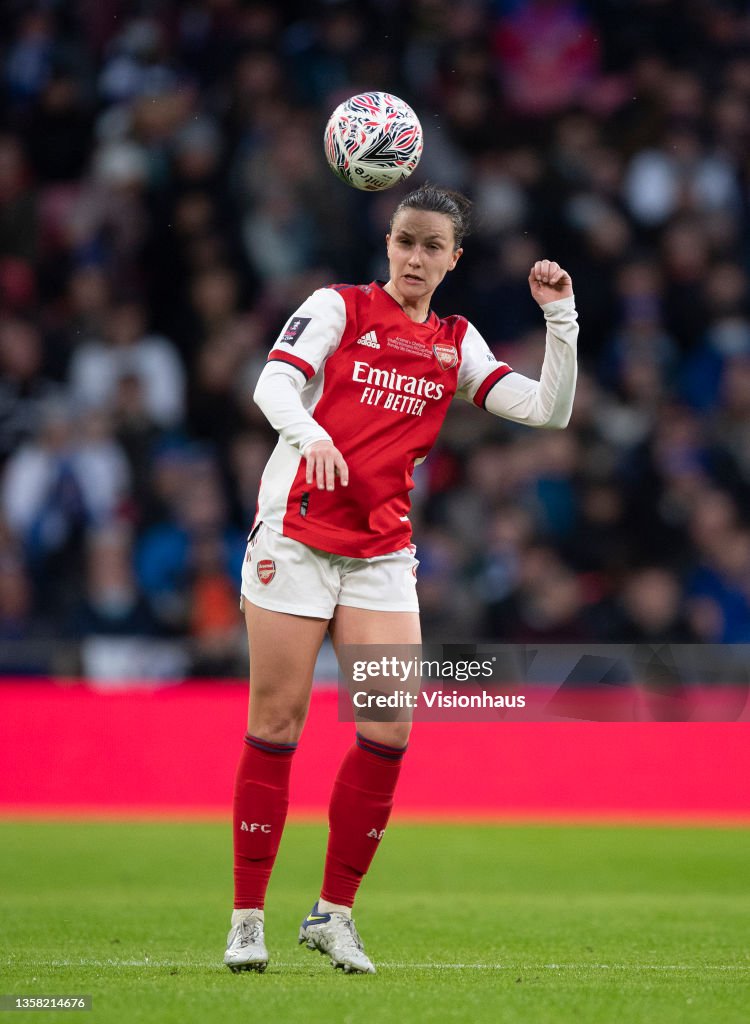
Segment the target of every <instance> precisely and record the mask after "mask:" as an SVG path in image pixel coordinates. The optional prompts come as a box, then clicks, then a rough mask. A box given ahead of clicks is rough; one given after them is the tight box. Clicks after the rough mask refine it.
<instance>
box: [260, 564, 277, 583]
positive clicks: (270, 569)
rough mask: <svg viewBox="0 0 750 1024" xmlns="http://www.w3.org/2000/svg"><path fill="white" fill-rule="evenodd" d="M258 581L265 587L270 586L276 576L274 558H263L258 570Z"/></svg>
mask: <svg viewBox="0 0 750 1024" xmlns="http://www.w3.org/2000/svg"><path fill="white" fill-rule="evenodd" d="M256 572H257V573H258V579H259V580H260V582H261V583H262V584H263V585H264V586H266V587H267V586H268V584H269V583H270V582H271V580H272V579H273V578H274V576H275V575H276V563H275V562H274V560H273V559H272V558H261V560H260V561H259V562H258V567H257V569H256Z"/></svg>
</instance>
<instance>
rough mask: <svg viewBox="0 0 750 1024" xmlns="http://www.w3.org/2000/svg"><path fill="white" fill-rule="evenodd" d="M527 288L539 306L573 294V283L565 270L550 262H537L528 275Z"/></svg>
mask: <svg viewBox="0 0 750 1024" xmlns="http://www.w3.org/2000/svg"><path fill="white" fill-rule="evenodd" d="M529 288H530V289H531V294H532V295H533V296H534V298H535V299H536V301H537V302H538V303H539V305H540V306H543V305H545V303H547V302H554V301H555V299H567V298H569V297H570V296H571V295H572V294H573V282H572V280H571V278H570V274H569V273H568V272H567V270H563V268H562V267H561V266H560V264H559V263H554V262H553V261H552V260H537V261H536V263H535V264H534V266H533V267H532V268H531V272H530V273H529Z"/></svg>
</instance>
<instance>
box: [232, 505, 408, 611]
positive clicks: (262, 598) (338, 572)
mask: <svg viewBox="0 0 750 1024" xmlns="http://www.w3.org/2000/svg"><path fill="white" fill-rule="evenodd" d="M415 550H416V548H415V547H414V545H413V544H410V545H409V546H408V547H405V548H401V550H400V551H394V552H392V553H391V554H388V555H377V556H376V557H375V558H348V557H347V556H346V555H332V554H330V553H329V552H328V551H320V550H318V548H311V547H308V546H307V544H302V543H301V542H300V541H298V540H294V539H293V538H291V537H284V536H282V534H280V533H276V531H275V530H271V529H270V528H269V527H268V526H266V524H265V523H260V525H259V526H258V527H257V528H256V529H255V530H254V531H253V533H251V534H250V539H249V541H248V545H247V551H246V552H245V561H244V562H243V564H242V591H241V593H242V597H241V598H240V608H242V606H243V605H242V599H243V598H246V599H247V600H248V601H251V602H252V603H253V604H255V605H258V606H259V607H261V608H268V609H269V610H270V611H275V612H287V613H288V614H290V615H309V616H310V617H312V618H316V619H330V618H332V617H333V613H334V610H335V608H336V606H337V605H340V604H342V605H347V607H350V608H366V609H368V610H370V611H378V612H418V611H419V602H418V601H417V566H418V565H419V562H418V560H417V559H416V558H415V557H414V552H415Z"/></svg>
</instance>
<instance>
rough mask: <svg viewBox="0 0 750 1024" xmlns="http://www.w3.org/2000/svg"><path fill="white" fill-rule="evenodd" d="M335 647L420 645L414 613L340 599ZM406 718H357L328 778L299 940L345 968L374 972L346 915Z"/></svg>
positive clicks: (402, 742) (386, 799)
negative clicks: (314, 879)
mask: <svg viewBox="0 0 750 1024" xmlns="http://www.w3.org/2000/svg"><path fill="white" fill-rule="evenodd" d="M331 636H332V639H333V643H334V646H335V647H336V649H337V651H338V650H340V648H341V647H342V646H343V645H349V644H383V645H386V644H387V645H391V646H392V645H395V644H397V645H415V646H416V645H419V644H420V639H421V633H420V627H419V615H418V613H417V612H387V611H386V612H384V611H372V610H369V609H364V608H355V607H346V606H341V605H340V606H339V607H338V608H337V609H336V614H335V617H334V619H333V621H332V623H331ZM410 728H411V723H410V722H409V721H403V720H402V721H394V722H369V721H368V722H360V723H359V724H358V726H357V733H356V738H355V742H354V744H353V745H352V747H351V748H350V749H349V750H348V751H347V753H346V755H345V756H344V760H343V762H342V764H341V767H340V768H339V771H338V775H337V776H336V780H335V782H334V786H333V791H332V794H331V802H330V807H329V835H328V849H327V853H326V863H325V871H324V875H323V886H322V889H321V896H320V899H319V900H318V902H317V903H316V904H315V906H314V907H313V909H312V911H311V912H310V914H308V916H307V917H306V918H305V920H304V921H303V922H302V926H301V928H300V935H299V941H300V942H306V943H307V945H308V946H309V947H310V948H314V949H318V950H320V952H323V953H326V954H328V955H329V956H330V957H331V961H332V963H333V964H334V966H336V967H341V968H343V969H344V970H345V971H356V972H361V973H374V971H375V968H374V967H373V965H372V963H371V962H370V960H369V958H368V957H367V955H366V954H365V952H364V949H363V947H362V942H361V940H360V938H359V936H358V934H357V931H356V929H355V927H354V923H353V921H352V919H351V913H352V911H351V908H352V906H353V904H354V899H355V896H356V894H357V890H358V888H359V885H360V883H361V881H362V879H363V878H364V876H365V874H366V873H367V871H368V869H369V867H370V864H371V863H372V860H373V858H374V856H375V853H376V852H377V849H378V846H379V844H380V841H381V839H382V838H383V834H384V832H385V828H386V825H387V823H388V819H389V817H390V813H391V808H392V806H393V798H394V794H395V791H396V785H397V783H398V778H399V774H400V771H401V764H402V761H403V757H404V753H405V751H406V745H407V742H408V739H409V732H410Z"/></svg>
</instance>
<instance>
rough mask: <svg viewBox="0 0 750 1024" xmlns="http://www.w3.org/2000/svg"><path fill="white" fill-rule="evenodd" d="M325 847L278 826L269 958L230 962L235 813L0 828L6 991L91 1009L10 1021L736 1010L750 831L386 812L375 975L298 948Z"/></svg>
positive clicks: (747, 913)
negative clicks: (443, 819)
mask: <svg viewBox="0 0 750 1024" xmlns="http://www.w3.org/2000/svg"><path fill="white" fill-rule="evenodd" d="M324 843H325V826H324V825H322V824H321V825H308V824H305V825H302V824H294V825H290V826H289V827H288V829H287V832H286V834H285V837H284V842H283V844H282V848H281V853H280V855H279V860H278V863H277V868H276V872H275V874H274V877H273V879H272V882H271V888H270V892H269V898H268V903H267V910H266V931H267V940H268V945H269V950H270V952H271V957H272V959H271V963H270V964H269V968H268V971H267V972H266V973H265V974H264V975H256V974H238V975H235V974H232V973H230V972H229V971H228V970H227V969H226V968H225V967H223V966H222V965H221V956H222V954H223V951H224V939H225V935H226V931H227V927H228V916H229V907H230V903H229V901H230V875H231V860H230V846H229V844H230V833H229V827H228V825H221V824H216V823H172V822H149V823H140V822H125V823H120V822H117V823H115V822H106V823H103V822H90V823H82V822H77V823H71V822H5V823H0V978H1V982H0V992H1V993H7V994H10V993H18V994H31V995H65V994H67V995H70V994H79V993H90V994H92V995H93V1005H94V1008H93V1011H92V1012H82V1013H81V1012H79V1013H78V1014H76V1013H73V1012H67V1013H61V1012H53V1011H44V1012H39V1011H38V1012H35V1013H33V1014H31V1013H27V1012H11V1013H8V1014H7V1020H8V1021H9V1024H10V1021H13V1020H20V1019H30V1018H31V1017H32V1016H33V1018H34V1019H35V1020H39V1021H53V1020H65V1021H68V1022H70V1021H71V1020H75V1019H79V1020H80V1019H81V1015H82V1019H83V1022H84V1024H86V1022H88V1024H97V1022H99V1021H106V1022H109V1021H116V1022H123V1024H125V1022H128V1024H131V1022H132V1024H137V1022H141V1021H142V1022H170V1024H171V1022H174V1024H186V1022H203V1021H213V1020H216V1021H219V1022H222V1024H233V1022H238V1024H239V1022H242V1024H251V1022H257V1021H260V1022H276V1021H279V1022H287V1021H288V1022H296V1021H301V1022H310V1024H313V1022H326V1024H341V1022H348V1021H351V1022H360V1021H372V1022H389V1024H390V1022H394V1024H412V1022H414V1024H421V1022H423V1021H435V1022H441V1024H442V1022H446V1021H459V1022H467V1024H468V1022H471V1024H475V1022H485V1021H486V1022H490V1021H491V1022H493V1024H494V1022H524V1024H547V1022H549V1024H568V1022H575V1024H588V1022H591V1024H610V1022H611V1024H631V1022H637V1024H651V1022H654V1024H657V1022H658V1024H672V1022H674V1024H694V1022H704V1021H705V1022H711V1024H719V1022H720V1024H733V1022H737V1024H740V1022H742V1024H746V1022H747V1021H748V1020H750V884H749V883H750V830H747V829H740V828H726V829H722V828H705V829H700V828H695V829H694V828H683V827H679V828H678V827H668V828H661V827H612V826H592V827H588V826H587V827H583V826H579V827H574V826H564V827H563V826H556V825H555V826H553V825H550V826H529V825H513V826H510V825H508V826H492V825H480V826H478V825H465V826H462V825H459V824H455V825H405V824H398V823H396V824H393V825H392V826H391V828H390V829H389V831H388V833H387V835H386V838H385V839H384V841H383V847H382V849H381V850H380V852H379V855H378V858H377V859H376V861H375V864H374V866H373V870H372V871H371V873H370V876H369V877H368V879H367V880H366V882H365V884H364V886H363V889H362V892H361V894H360V898H359V901H358V905H357V913H356V919H357V924H358V926H359V929H360V932H361V933H362V935H363V937H364V939H365V943H366V948H367V951H368V953H369V954H370V956H371V957H372V959H373V960H374V962H375V963H376V965H377V967H378V973H377V975H375V976H359V975H358V976H346V975H344V974H343V973H342V972H340V971H334V970H333V969H332V968H331V967H330V965H329V963H328V961H327V959H325V958H323V957H322V956H320V955H319V954H317V953H313V952H310V951H308V950H306V949H304V948H303V947H300V946H298V945H297V941H296V939H297V929H298V926H299V921H300V920H301V918H302V917H303V915H304V914H305V913H306V912H307V910H309V908H310V906H311V904H312V902H313V900H314V899H315V897H316V895H317V892H318V887H319V883H320V872H321V866H322V860H323V851H324ZM2 1019H6V1014H4V1013H2V1014H0V1021H1V1020H2Z"/></svg>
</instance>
